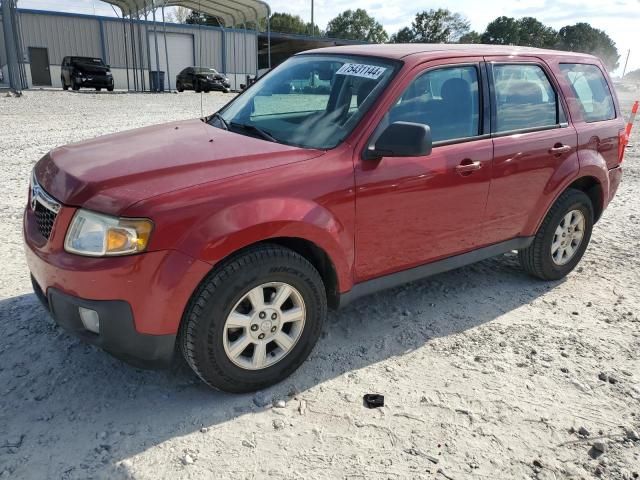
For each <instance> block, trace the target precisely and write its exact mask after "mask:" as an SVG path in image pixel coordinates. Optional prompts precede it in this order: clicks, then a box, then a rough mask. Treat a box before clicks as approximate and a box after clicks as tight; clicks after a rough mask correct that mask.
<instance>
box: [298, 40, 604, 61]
mask: <svg viewBox="0 0 640 480" xmlns="http://www.w3.org/2000/svg"><path fill="white" fill-rule="evenodd" d="M439 52H440V53H441V52H450V53H454V52H455V56H464V55H480V56H485V55H486V56H490V55H537V56H549V55H553V56H558V55H569V56H574V57H583V58H594V57H593V55H589V54H586V53H575V52H564V51H560V50H548V49H544V48H533V47H518V46H513V45H485V44H460V43H386V44H368V45H347V46H341V47H327V48H317V49H315V50H308V51H306V52H304V53H336V54H343V55H344V54H352V55H368V56H372V57H385V58H393V59H401V58H405V57H408V56H409V55H419V54H437V53H439Z"/></svg>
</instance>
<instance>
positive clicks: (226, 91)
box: [223, 88, 231, 93]
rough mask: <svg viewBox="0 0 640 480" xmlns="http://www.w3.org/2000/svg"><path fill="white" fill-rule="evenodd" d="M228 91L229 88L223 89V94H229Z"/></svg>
mask: <svg viewBox="0 0 640 480" xmlns="http://www.w3.org/2000/svg"><path fill="white" fill-rule="evenodd" d="M230 91H231V89H230V88H225V89H224V90H223V92H224V93H229V92H230Z"/></svg>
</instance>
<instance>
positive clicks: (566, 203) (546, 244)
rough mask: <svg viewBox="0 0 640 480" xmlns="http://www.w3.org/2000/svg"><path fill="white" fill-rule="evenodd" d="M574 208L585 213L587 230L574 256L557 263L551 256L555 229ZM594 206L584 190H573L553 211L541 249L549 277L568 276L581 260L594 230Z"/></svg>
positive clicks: (543, 264) (545, 273) (546, 273)
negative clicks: (567, 260) (565, 261)
mask: <svg viewBox="0 0 640 480" xmlns="http://www.w3.org/2000/svg"><path fill="white" fill-rule="evenodd" d="M572 210H579V211H580V212H582V215H584V219H585V230H584V236H583V238H582V242H581V243H580V247H579V248H578V251H577V252H576V253H575V255H574V256H573V258H572V259H571V260H570V261H569V262H567V263H566V264H564V265H557V264H556V263H555V262H554V261H553V258H552V256H551V244H552V242H553V237H554V235H555V231H556V229H557V228H558V225H559V224H560V221H561V220H562V218H563V217H564V216H565V215H566V214H567V213H569V212H570V211H572ZM593 216H594V215H593V206H592V204H591V200H590V199H589V197H588V196H587V195H586V194H584V193H583V192H579V191H575V192H571V194H570V195H568V196H567V197H566V198H564V199H563V201H562V204H561V205H559V208H558V209H557V210H556V211H555V212H554V213H553V215H552V217H551V218H550V219H549V222H548V223H547V225H546V228H545V231H544V233H543V235H542V239H541V240H542V241H541V247H540V248H541V249H542V252H541V253H542V268H543V271H544V275H545V276H546V277H547V278H549V279H559V278H562V277H564V276H566V275H567V274H568V273H569V272H571V271H572V270H573V269H574V268H575V267H576V266H577V265H578V263H579V262H580V260H581V259H582V256H583V255H584V252H585V251H586V249H587V247H588V246H589V241H590V240H591V233H592V231H593Z"/></svg>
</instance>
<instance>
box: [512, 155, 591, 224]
mask: <svg viewBox="0 0 640 480" xmlns="http://www.w3.org/2000/svg"><path fill="white" fill-rule="evenodd" d="M579 170H580V163H579V161H578V154H577V152H575V151H574V152H573V153H572V154H571V155H568V156H567V158H565V159H564V160H563V162H562V163H561V164H560V165H558V166H557V167H556V168H555V170H554V172H553V175H552V176H551V177H550V178H549V181H548V182H547V184H546V185H545V187H544V190H543V191H542V195H540V198H539V199H538V202H537V203H536V207H535V208H534V209H532V212H531V215H530V216H529V221H528V222H527V224H526V225H525V227H524V229H523V231H522V236H533V235H535V234H536V232H537V231H538V228H540V225H541V224H542V221H543V220H544V218H545V217H546V216H547V212H548V211H549V209H550V208H551V206H552V205H553V204H554V202H555V201H556V200H557V198H558V197H559V196H560V194H562V192H563V191H564V190H565V189H566V188H567V187H568V186H569V185H571V183H572V182H574V181H575V179H576V178H577V174H578V172H579Z"/></svg>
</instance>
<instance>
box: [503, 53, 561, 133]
mask: <svg viewBox="0 0 640 480" xmlns="http://www.w3.org/2000/svg"><path fill="white" fill-rule="evenodd" d="M493 81H494V86H495V108H496V112H495V113H496V125H495V127H494V131H495V132H508V131H511V130H522V129H529V128H540V127H550V126H554V125H556V124H558V123H559V121H558V111H559V110H558V100H557V96H556V93H555V90H554V89H553V87H552V86H551V83H550V82H549V79H548V78H547V76H546V75H545V73H544V71H543V70H542V68H541V67H539V66H538V65H514V64H512V65H493Z"/></svg>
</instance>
